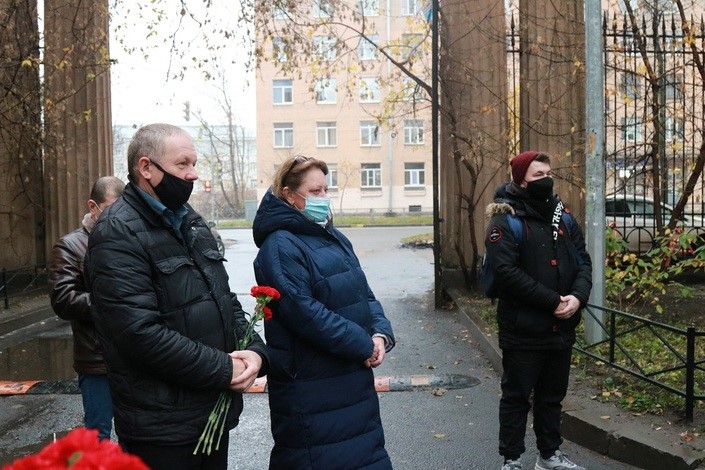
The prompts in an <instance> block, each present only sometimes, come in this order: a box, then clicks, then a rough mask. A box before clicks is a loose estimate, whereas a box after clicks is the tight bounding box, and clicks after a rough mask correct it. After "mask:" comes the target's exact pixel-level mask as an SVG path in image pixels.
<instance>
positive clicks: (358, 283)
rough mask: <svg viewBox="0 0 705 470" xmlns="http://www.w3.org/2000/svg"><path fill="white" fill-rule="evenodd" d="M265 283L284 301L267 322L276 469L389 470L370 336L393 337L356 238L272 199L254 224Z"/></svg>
mask: <svg viewBox="0 0 705 470" xmlns="http://www.w3.org/2000/svg"><path fill="white" fill-rule="evenodd" d="M253 234H254V239H255V243H256V245H257V246H258V247H259V248H260V251H259V253H258V255H257V258H256V259H255V262H254V267H255V276H256V278H257V282H258V284H260V285H268V286H271V287H274V288H276V289H277V290H279V292H280V293H281V294H282V297H281V299H280V300H279V301H278V302H274V303H273V304H272V311H273V315H272V318H271V319H270V320H268V321H266V322H265V336H266V339H267V348H268V350H269V356H270V370H269V375H268V376H267V381H268V387H269V405H270V411H271V419H272V434H273V436H274V448H273V450H272V453H271V457H270V464H269V467H270V468H271V469H283V468H287V469H297V470H298V469H325V470H328V469H333V468H335V469H338V470H342V469H359V468H365V469H389V468H391V463H390V460H389V456H388V455H387V452H386V450H385V449H384V433H383V430H382V423H381V419H380V414H379V401H378V398H377V393H376V391H375V386H374V375H373V372H372V370H371V369H369V368H367V367H366V366H365V365H364V364H363V362H364V361H365V360H366V359H368V358H369V357H370V356H371V355H372V351H373V343H372V335H373V334H375V333H380V334H383V335H386V336H387V338H388V339H389V341H390V343H391V344H388V348H389V347H391V346H393V342H394V335H393V333H392V327H391V324H390V323H389V320H387V318H386V317H385V316H384V312H383V310H382V306H381V305H380V303H379V302H378V301H377V300H376V299H375V297H374V295H373V294H372V291H371V290H370V288H369V286H368V284H367V279H366V278H365V274H364V273H363V272H362V269H361V267H360V263H359V261H358V259H357V256H356V255H355V253H354V252H353V248H352V245H351V244H350V242H349V241H348V239H347V238H346V237H345V236H344V235H343V234H342V233H340V232H339V231H338V230H336V229H335V228H334V227H333V226H332V224H330V223H329V224H328V225H327V226H326V227H325V228H324V227H322V226H320V225H318V224H316V223H314V222H311V221H310V220H308V219H307V218H306V217H305V216H304V215H303V214H302V213H301V212H300V211H298V210H296V209H295V208H292V207H291V206H289V205H288V204H286V203H285V202H284V201H282V200H281V199H279V198H277V197H275V196H274V195H273V194H272V193H271V191H269V192H267V194H266V195H265V196H264V198H263V200H262V203H261V204H260V207H259V209H258V211H257V215H256V217H255V221H254V224H253Z"/></svg>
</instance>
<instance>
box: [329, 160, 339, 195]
mask: <svg viewBox="0 0 705 470" xmlns="http://www.w3.org/2000/svg"><path fill="white" fill-rule="evenodd" d="M326 184H327V185H328V189H338V165H337V164H336V163H329V164H328V174H327V175H326Z"/></svg>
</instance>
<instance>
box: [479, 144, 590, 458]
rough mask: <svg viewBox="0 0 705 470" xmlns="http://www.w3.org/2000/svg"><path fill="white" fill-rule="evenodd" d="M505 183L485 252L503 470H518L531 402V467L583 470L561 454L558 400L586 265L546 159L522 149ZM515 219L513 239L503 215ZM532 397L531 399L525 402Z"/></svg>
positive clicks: (585, 292) (584, 296)
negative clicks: (493, 309)
mask: <svg viewBox="0 0 705 470" xmlns="http://www.w3.org/2000/svg"><path fill="white" fill-rule="evenodd" d="M510 164H511V167H512V182H510V183H508V184H506V185H503V186H500V187H499V188H498V189H497V193H496V194H495V201H494V203H493V204H490V205H489V206H488V207H487V215H488V216H489V217H491V219H490V221H489V225H488V228H487V234H486V237H485V249H486V250H487V254H488V256H490V257H491V260H492V268H493V271H494V279H495V285H496V286H497V288H498V291H499V301H498V304H497V320H498V324H499V346H500V348H501V349H502V366H503V369H504V370H503V374H502V398H501V400H500V404H499V453H500V454H501V455H502V456H503V457H504V464H503V466H502V469H503V470H521V468H522V466H521V462H520V460H519V459H520V457H521V454H523V453H524V451H525V450H526V448H525V445H524V437H525V434H526V423H527V415H528V412H529V410H530V409H531V407H532V404H533V411H534V413H533V414H534V423H533V428H534V433H535V434H536V446H537V448H538V450H539V453H540V455H539V456H538V457H537V461H536V466H535V468H536V469H537V470H567V469H573V470H585V469H584V468H583V467H580V466H578V465H576V464H574V463H573V462H571V461H570V460H568V458H567V457H566V456H565V454H563V453H562V452H561V451H560V449H559V447H560V445H561V443H562V442H563V440H562V438H561V433H560V420H561V403H562V401H563V398H564V397H565V395H566V392H567V389H568V375H569V372H570V360H571V352H572V346H573V343H575V328H576V327H577V325H578V324H579V323H580V308H582V307H584V306H585V304H586V303H587V301H588V297H589V295H590V289H591V288H592V264H591V262H590V256H589V255H588V253H587V252H586V251H585V240H584V239H583V235H582V232H581V231H580V228H579V227H578V224H577V223H576V222H575V220H569V221H568V222H570V223H566V221H567V220H568V218H569V217H572V216H571V215H570V214H567V213H566V212H567V211H566V209H565V208H564V207H563V203H562V202H561V201H560V199H559V198H558V197H557V196H555V195H554V194H553V179H552V178H551V165H550V160H549V157H548V155H546V154H544V153H540V152H534V151H529V152H524V153H521V154H519V155H517V156H516V157H514V158H513V159H512V161H511V162H510ZM510 215H512V216H516V217H518V218H519V219H520V221H521V226H522V232H521V233H522V236H521V237H520V239H518V240H517V239H516V237H515V234H514V233H513V231H512V229H511V228H510V226H509V222H508V217H509V216H510ZM532 393H533V401H530V399H531V396H532Z"/></svg>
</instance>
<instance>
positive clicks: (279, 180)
mask: <svg viewBox="0 0 705 470" xmlns="http://www.w3.org/2000/svg"><path fill="white" fill-rule="evenodd" d="M311 168H318V169H319V170H321V171H322V172H323V174H324V175H327V174H328V165H326V162H324V161H322V160H316V159H315V158H313V157H304V156H303V155H297V156H295V157H291V158H289V159H287V160H286V161H285V162H284V163H282V164H281V166H280V167H279V169H278V170H277V173H276V174H275V175H274V181H273V182H272V193H273V194H274V195H275V196H277V197H278V198H281V199H283V198H284V194H283V189H284V188H285V187H288V188H289V189H291V190H292V191H296V190H297V189H299V186H301V182H302V181H303V179H304V175H306V173H307V172H308V170H310V169H311Z"/></svg>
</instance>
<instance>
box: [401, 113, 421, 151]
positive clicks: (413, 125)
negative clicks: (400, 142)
mask: <svg viewBox="0 0 705 470" xmlns="http://www.w3.org/2000/svg"><path fill="white" fill-rule="evenodd" d="M423 144H424V122H423V119H406V120H404V145H423Z"/></svg>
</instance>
